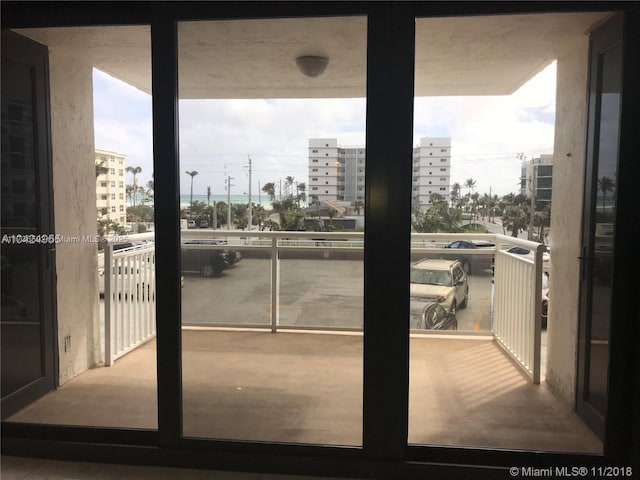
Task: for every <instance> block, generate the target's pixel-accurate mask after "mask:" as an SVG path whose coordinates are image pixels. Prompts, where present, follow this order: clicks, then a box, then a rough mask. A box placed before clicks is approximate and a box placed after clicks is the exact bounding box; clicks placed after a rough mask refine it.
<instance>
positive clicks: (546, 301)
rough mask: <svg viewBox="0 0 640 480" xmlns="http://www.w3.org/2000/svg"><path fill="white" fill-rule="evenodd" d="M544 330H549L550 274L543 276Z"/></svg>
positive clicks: (542, 310)
mask: <svg viewBox="0 0 640 480" xmlns="http://www.w3.org/2000/svg"><path fill="white" fill-rule="evenodd" d="M541 312H542V314H541V316H542V328H547V318H548V312H549V273H548V272H544V273H543V274H542V308H541Z"/></svg>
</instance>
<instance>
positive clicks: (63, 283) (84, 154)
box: [49, 48, 99, 385]
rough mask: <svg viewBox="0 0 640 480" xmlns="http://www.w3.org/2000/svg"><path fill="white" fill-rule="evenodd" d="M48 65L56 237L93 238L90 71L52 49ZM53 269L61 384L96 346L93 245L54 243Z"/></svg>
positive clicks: (89, 359)
mask: <svg viewBox="0 0 640 480" xmlns="http://www.w3.org/2000/svg"><path fill="white" fill-rule="evenodd" d="M49 63H50V95H51V143H52V157H53V189H54V193H53V198H54V217H55V233H56V234H58V235H62V236H65V237H73V236H95V235H96V179H95V161H94V160H95V151H94V135H93V77H92V67H91V66H90V65H88V64H85V63H81V62H79V61H78V60H77V59H75V58H73V57H72V56H68V55H67V54H65V52H64V51H63V50H60V49H56V48H53V49H51V50H50V55H49ZM56 270H57V302H58V348H59V362H60V370H59V379H60V384H61V385H62V384H64V383H66V382H67V381H68V380H70V379H71V378H73V377H75V376H76V375H79V374H80V373H82V372H83V371H85V370H86V369H87V368H89V367H91V366H93V365H94V363H95V361H94V359H95V358H96V348H99V344H98V345H96V342H95V341H94V335H93V332H94V331H95V330H96V328H97V322H98V316H97V313H98V311H97V308H98V302H97V301H96V299H97V273H96V272H97V259H96V244H95V243H91V242H80V243H66V244H65V243H60V244H58V245H57V246H56ZM67 336H71V345H70V348H68V345H65V344H66V342H65V337H67ZM65 347H67V348H66V349H65ZM98 352H99V350H98Z"/></svg>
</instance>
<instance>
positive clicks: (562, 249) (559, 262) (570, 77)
mask: <svg viewBox="0 0 640 480" xmlns="http://www.w3.org/2000/svg"><path fill="white" fill-rule="evenodd" d="M587 71H588V38H587V37H586V36H585V37H584V38H583V39H582V40H581V41H580V42H578V43H577V44H576V45H575V47H574V48H573V49H572V50H571V51H570V52H568V53H567V54H566V55H565V56H563V57H561V58H559V59H558V64H557V89H556V92H557V93H556V127H555V142H554V159H553V165H554V166H553V198H552V212H553V213H552V216H551V232H552V240H551V259H552V262H553V271H552V274H551V276H550V291H551V295H550V298H549V322H548V329H547V342H548V343H547V354H548V358H547V371H546V381H547V383H548V384H549V385H550V387H551V388H552V390H553V391H554V392H555V393H556V394H557V396H558V397H559V398H561V399H562V400H563V401H564V402H565V403H566V404H567V405H569V406H571V407H573V406H574V404H575V386H576V364H577V357H576V355H577V335H578V301H579V291H578V288H579V275H580V271H579V267H580V265H579V263H578V260H577V257H578V256H579V255H580V233H581V228H582V227H581V224H582V222H581V217H582V199H583V182H584V161H585V142H586V108H587V104H586V102H587Z"/></svg>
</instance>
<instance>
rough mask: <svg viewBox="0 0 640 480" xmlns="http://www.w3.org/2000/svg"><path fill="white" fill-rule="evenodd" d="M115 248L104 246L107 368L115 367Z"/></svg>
mask: <svg viewBox="0 0 640 480" xmlns="http://www.w3.org/2000/svg"><path fill="white" fill-rule="evenodd" d="M112 254H113V246H112V245H111V244H110V243H109V242H106V243H105V245H104V272H103V273H104V364H105V366H107V367H110V366H111V365H113V338H112V318H111V317H112V315H111V313H112V308H111V307H112V304H111V302H112V300H113V298H112V296H113V295H112V293H111V280H112V279H113V269H112V262H113V260H112Z"/></svg>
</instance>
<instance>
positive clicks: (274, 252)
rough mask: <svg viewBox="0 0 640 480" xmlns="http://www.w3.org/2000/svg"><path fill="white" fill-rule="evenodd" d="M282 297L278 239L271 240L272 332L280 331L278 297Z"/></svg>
mask: <svg viewBox="0 0 640 480" xmlns="http://www.w3.org/2000/svg"><path fill="white" fill-rule="evenodd" d="M279 295H280V258H279V256H278V237H275V236H274V237H272V238H271V332H272V333H276V332H277V331H278V323H279V322H280V318H279V310H278V297H279Z"/></svg>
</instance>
